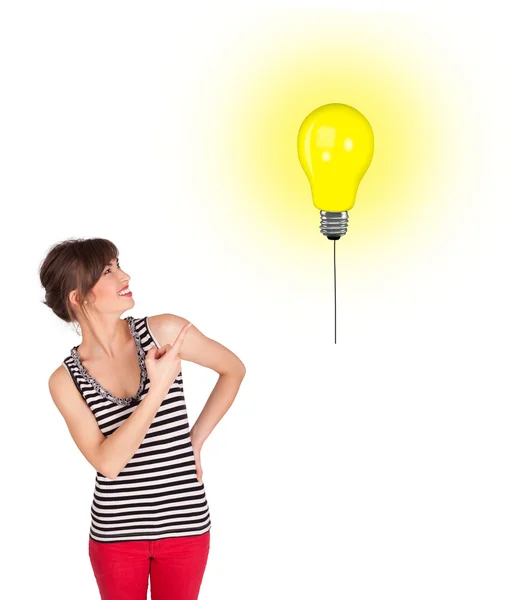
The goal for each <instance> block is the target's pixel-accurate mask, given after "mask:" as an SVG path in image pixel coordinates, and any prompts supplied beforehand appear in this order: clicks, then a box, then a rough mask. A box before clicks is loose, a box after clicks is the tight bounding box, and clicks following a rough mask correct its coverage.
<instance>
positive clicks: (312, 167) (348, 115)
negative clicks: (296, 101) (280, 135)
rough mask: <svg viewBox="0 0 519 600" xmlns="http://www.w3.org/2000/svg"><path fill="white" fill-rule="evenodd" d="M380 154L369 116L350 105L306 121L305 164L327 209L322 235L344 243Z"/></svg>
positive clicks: (326, 108)
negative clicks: (366, 179) (353, 211)
mask: <svg viewBox="0 0 519 600" xmlns="http://www.w3.org/2000/svg"><path fill="white" fill-rule="evenodd" d="M373 151H374V135H373V130H372V129H371V125H370V124H369V122H368V120H367V119H366V117H365V116H364V115H363V114H362V113H360V112H359V111H358V110H357V109H355V108H353V107H352V106H348V105H347V104H339V103H332V104H325V105H323V106H320V107H319V108H316V109H315V110H314V111H312V112H311V113H310V114H309V115H308V116H307V117H306V118H305V120H304V121H303V122H302V124H301V126H300V128H299V133H298V136H297V154H298V156H299V162H300V163H301V166H302V167H303V170H304V172H305V174H306V176H307V177H308V180H309V182H310V188H311V191H312V199H313V203H314V206H315V207H316V208H318V209H319V210H320V211H321V227H320V230H321V233H322V234H324V235H325V236H326V237H327V238H328V239H329V240H338V239H339V238H340V237H342V236H343V235H344V234H345V233H346V231H347V228H348V211H349V210H350V209H351V208H353V205H354V204H355V199H356V196H357V190H358V187H359V184H360V181H361V179H362V177H363V176H364V174H365V173H366V171H367V170H368V167H369V165H370V164H371V160H372V158H373Z"/></svg>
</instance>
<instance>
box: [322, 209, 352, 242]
mask: <svg viewBox="0 0 519 600" xmlns="http://www.w3.org/2000/svg"><path fill="white" fill-rule="evenodd" d="M320 213H321V227H320V231H321V233H322V234H323V235H325V236H326V237H327V238H328V239H329V240H338V239H340V238H341V237H342V236H343V235H345V234H346V231H347V230H348V211H344V212H328V211H326V210H321V211H320Z"/></svg>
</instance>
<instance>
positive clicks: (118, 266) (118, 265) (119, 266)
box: [105, 264, 121, 275]
mask: <svg viewBox="0 0 519 600" xmlns="http://www.w3.org/2000/svg"><path fill="white" fill-rule="evenodd" d="M117 268H118V269H120V268H121V265H120V264H117ZM110 269H111V267H108V269H106V271H105V275H106V274H107V273H108V271H110Z"/></svg>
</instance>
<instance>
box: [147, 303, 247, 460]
mask: <svg viewBox="0 0 519 600" xmlns="http://www.w3.org/2000/svg"><path fill="white" fill-rule="evenodd" d="M153 319H154V327H156V328H157V329H158V330H160V333H161V337H162V338H163V339H168V340H174V339H176V337H177V335H178V333H179V332H180V330H181V329H182V327H183V326H184V325H185V324H186V323H188V322H189V321H188V320H187V319H184V318H183V317H180V316H178V315H172V314H163V315H156V316H155V317H153ZM179 356H180V359H181V360H182V359H184V360H188V361H190V362H194V363H196V364H198V365H201V366H203V367H207V368H209V369H212V370H213V371H216V372H217V373H219V378H218V381H217V382H216V385H215V386H214V389H213V391H212V392H211V394H210V395H209V398H208V399H207V401H206V403H205V406H204V408H203V409H202V411H201V412H200V414H199V416H198V419H197V420H196V422H195V424H194V425H193V427H192V428H191V442H192V444H193V447H194V449H195V452H196V451H198V452H199V451H200V448H201V447H202V445H203V443H204V442H205V440H206V439H207V437H208V436H209V434H210V433H211V431H213V429H214V428H215V427H216V425H217V424H218V423H219V421H220V420H221V419H222V417H223V416H224V415H225V413H226V412H227V411H228V410H229V408H230V407H231V404H232V403H233V402H234V399H235V398H236V395H237V394H238V390H239V389H240V385H241V382H242V381H243V378H244V377H245V365H244V364H243V363H242V361H241V360H240V359H239V358H238V357H237V356H236V354H234V353H233V352H231V350H229V349H228V348H226V347H225V346H222V344H219V343H218V342H216V341H215V340H212V339H211V338H208V337H206V336H205V335H204V334H203V333H202V332H201V331H200V330H199V329H197V328H196V327H195V325H193V324H192V325H191V327H189V329H188V330H187V333H186V337H185V338H184V341H183V343H182V346H181V348H180V351H179Z"/></svg>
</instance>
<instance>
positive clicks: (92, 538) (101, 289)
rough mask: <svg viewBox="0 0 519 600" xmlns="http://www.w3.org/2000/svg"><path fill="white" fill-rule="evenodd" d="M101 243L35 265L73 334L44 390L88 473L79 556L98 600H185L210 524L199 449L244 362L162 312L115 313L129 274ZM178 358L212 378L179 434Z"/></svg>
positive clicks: (126, 293) (125, 299)
mask: <svg viewBox="0 0 519 600" xmlns="http://www.w3.org/2000/svg"><path fill="white" fill-rule="evenodd" d="M118 255H119V252H118V250H117V248H116V246H115V245H114V244H113V243H112V242H110V241H109V240H105V239H99V238H94V239H86V240H82V239H79V240H66V241H64V242H61V243H60V244H57V245H56V246H54V247H53V248H52V249H51V250H50V252H49V253H48V254H47V256H46V257H45V259H44V261H43V263H42V265H41V267H40V279H41V283H42V285H43V287H44V288H45V290H46V294H45V302H44V303H45V304H46V305H47V306H48V307H49V308H51V309H52V310H53V312H54V313H55V314H56V315H57V316H58V317H59V318H60V319H62V320H63V321H65V322H67V323H77V324H79V326H80V328H81V335H82V341H81V344H79V345H77V346H74V347H73V348H72V349H71V351H70V353H69V354H68V355H67V356H66V357H65V359H64V361H63V363H62V364H61V365H60V366H59V367H58V368H57V369H56V370H55V371H54V372H53V373H52V375H51V376H50V379H49V390H50V394H51V396H52V399H53V401H54V403H55V405H56V407H57V408H58V410H59V411H60V413H61V414H62V416H63V418H64V420H65V422H66V425H67V427H68V429H69V432H70V434H71V436H72V438H73V439H74V442H75V443H76V445H77V446H78V448H79V450H80V451H81V452H82V454H83V455H84V456H85V458H86V459H87V460H88V462H89V463H90V464H91V465H92V466H93V467H94V468H95V469H96V471H97V474H96V478H95V489H94V493H93V501H92V505H91V524H90V534H89V557H90V561H91V564H92V568H93V571H94V575H95V577H96V581H97V584H98V587H99V592H100V595H101V598H102V600H122V599H123V598H124V599H125V600H130V599H131V600H146V598H147V590H148V577H149V578H150V580H151V594H152V600H173V599H174V600H196V599H197V598H198V594H199V589H200V586H201V582H202V578H203V574H204V571H205V567H206V562H207V558H208V554H209V546H210V529H211V518H210V513H209V506H208V503H207V498H206V494H205V487H204V484H203V482H202V467H201V464H200V451H201V448H202V444H203V443H204V441H205V440H206V439H207V437H208V435H209V434H210V433H211V431H212V430H213V429H214V427H215V426H216V424H217V423H218V422H219V421H220V419H221V418H222V417H223V415H224V414H225V413H226V412H227V410H228V409H229V407H230V405H231V404H232V402H233V400H234V398H235V396H236V394H237V393H238V389H239V387H240V385H241V382H242V380H243V377H244V375H245V366H244V365H243V363H242V362H241V360H240V359H239V358H238V357H237V356H236V355H235V354H233V353H232V352H231V351H230V350H229V349H227V348H225V347H224V346H222V345H221V344H219V343H218V342H216V341H214V340H211V339H209V338H207V337H206V336H205V335H203V334H202V333H201V332H200V331H199V330H198V329H197V328H196V327H195V326H193V325H191V323H189V322H188V321H187V320H186V319H184V318H182V317H180V316H177V315H173V314H160V315H154V316H146V317H134V316H128V317H125V318H124V319H121V314H122V313H124V312H126V311H127V310H129V309H132V308H133V306H134V305H135V301H134V299H133V297H132V293H131V291H130V290H129V282H130V276H129V275H128V274H127V273H126V272H125V271H124V270H123V269H122V268H121V265H120V264H119V260H118ZM181 359H183V360H189V361H192V362H195V363H197V364H199V365H202V366H205V367H208V368H211V369H213V370H215V371H217V372H218V373H219V374H220V377H219V379H218V382H217V384H216V386H215V388H214V390H213V392H212V393H211V395H210V397H209V399H208V401H207V403H206V405H205V406H204V408H203V410H202V411H201V413H200V416H199V417H198V419H197V421H196V423H195V424H194V426H193V427H192V428H191V429H190V427H189V420H188V414H187V410H186V405H185V401H184V394H183V382H182V372H181V362H180V361H181Z"/></svg>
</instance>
